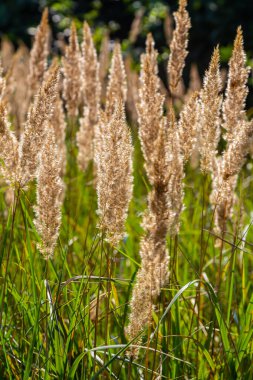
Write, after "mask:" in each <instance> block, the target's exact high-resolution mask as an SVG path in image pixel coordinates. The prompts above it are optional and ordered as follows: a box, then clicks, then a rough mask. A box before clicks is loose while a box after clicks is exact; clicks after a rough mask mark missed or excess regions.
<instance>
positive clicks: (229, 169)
mask: <svg viewBox="0 0 253 380" xmlns="http://www.w3.org/2000/svg"><path fill="white" fill-rule="evenodd" d="M252 136H253V122H252V121H250V122H248V121H246V120H244V121H242V123H241V125H240V130H239V131H238V134H237V135H236V136H235V137H234V140H233V141H231V142H230V143H229V145H228V146H227V148H226V150H225V152H224V153H223V155H222V156H221V157H218V158H217V159H216V166H215V170H214V172H213V184H212V187H213V190H212V193H211V196H210V202H211V204H212V206H213V208H214V210H215V213H214V231H215V233H216V234H217V235H219V236H221V235H223V233H224V231H225V228H226V221H227V219H228V218H231V217H232V215H233V206H234V203H235V199H236V196H235V188H236V184H237V179H238V175H239V172H240V170H241V168H242V166H243V164H244V162H245V158H246V155H247V154H248V152H249V141H250V139H251V138H252ZM216 244H217V246H219V245H220V244H221V240H217V242H216Z"/></svg>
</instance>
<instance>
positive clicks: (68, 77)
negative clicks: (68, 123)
mask: <svg viewBox="0 0 253 380" xmlns="http://www.w3.org/2000/svg"><path fill="white" fill-rule="evenodd" d="M62 66H63V74H64V80H63V98H64V99H65V101H66V107H67V110H68V116H69V117H71V118H72V117H76V116H77V115H78V107H79V105H80V102H81V97H82V87H81V53H80V47H79V43H78V39H77V32H76V27H75V24H74V22H72V24H71V34H70V38H69V45H68V46H67V47H66V49H65V55H64V57H63V59H62Z"/></svg>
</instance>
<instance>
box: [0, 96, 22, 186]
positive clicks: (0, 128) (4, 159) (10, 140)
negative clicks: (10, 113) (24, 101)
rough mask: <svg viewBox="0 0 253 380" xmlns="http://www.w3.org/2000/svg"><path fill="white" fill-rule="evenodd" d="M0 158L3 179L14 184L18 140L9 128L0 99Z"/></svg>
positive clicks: (16, 171) (5, 112) (4, 108)
mask: <svg viewBox="0 0 253 380" xmlns="http://www.w3.org/2000/svg"><path fill="white" fill-rule="evenodd" d="M0 159H1V166H0V172H1V174H2V175H3V177H4V180H5V181H6V182H7V183H9V184H10V183H12V184H14V183H15V182H16V181H17V178H18V141H17V139H16V136H15V135H14V133H13V132H12V131H11V130H10V124H9V123H8V120H7V111H6V107H5V104H4V103H3V101H0Z"/></svg>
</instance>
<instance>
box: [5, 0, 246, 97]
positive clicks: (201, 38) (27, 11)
mask: <svg viewBox="0 0 253 380" xmlns="http://www.w3.org/2000/svg"><path fill="white" fill-rule="evenodd" d="M45 6H48V7H49V9H50V23H51V26H52V29H53V33H54V35H55V36H57V34H59V32H60V34H61V36H63V38H67V35H68V31H69V29H68V28H69V24H70V20H71V19H72V18H73V19H75V21H76V23H77V26H80V28H81V24H82V22H83V20H84V19H86V20H87V21H88V22H89V24H90V25H91V26H92V28H93V30H94V34H95V35H94V36H95V41H96V43H97V45H98V47H99V44H100V41H101V38H102V36H103V34H104V32H105V28H108V29H109V30H110V35H111V37H112V38H113V39H114V38H117V39H120V41H121V42H123V50H124V49H125V50H126V49H131V52H132V54H133V56H134V57H135V58H136V62H137V61H138V58H139V54H140V53H141V51H142V50H143V48H144V41H145V36H146V33H147V32H148V31H152V33H153V35H154V38H155V41H156V47H157V48H158V50H159V52H160V53H161V57H162V58H160V59H163V57H165V58H166V53H168V47H167V44H166V40H165V37H164V30H163V23H164V18H165V15H166V10H167V9H169V10H170V12H171V13H172V12H174V11H175V10H176V9H177V6H178V3H177V1H176V0H168V1H165V0H160V1H155V0H141V1H130V0H103V1H102V0H90V1H87V0H79V1H78V0H59V1H55V0H1V1H0V35H1V36H2V35H7V36H8V37H9V39H11V41H12V42H13V43H14V44H15V45H17V44H18V41H19V40H22V41H24V42H25V43H26V44H27V45H28V46H29V45H30V44H31V35H32V34H33V32H34V29H33V28H32V27H35V26H37V25H38V23H39V21H40V17H41V12H42V10H43V8H44V7H45ZM140 8H143V10H144V17H143V21H142V32H141V34H140V36H139V37H138V39H137V41H136V42H135V44H132V45H131V44H129V42H128V40H127V38H128V33H129V30H130V26H131V23H132V21H133V19H134V15H135V13H136V11H137V10H138V9H140ZM188 10H189V13H190V16H191V20H192V29H191V31H190V43H189V50H190V54H189V56H188V58H187V63H188V64H189V63H191V62H196V63H197V65H198V68H199V71H200V73H201V75H203V73H204V70H205V69H206V68H207V66H208V62H209V60H210V56H211V54H212V50H213V48H214V46H215V45H217V44H218V43H219V44H220V47H221V59H222V63H223V64H226V62H227V61H228V59H229V56H230V54H231V48H232V44H233V40H234V37H235V33H236V28H237V26H238V25H242V28H243V31H244V38H245V48H246V51H247V56H248V58H249V62H248V63H249V64H250V63H251V61H250V59H251V58H252V57H253V0H189V5H188ZM165 58H164V59H165ZM187 67H189V65H187ZM185 76H186V77H187V69H186V72H185ZM186 81H187V79H186ZM251 92H252V91H251Z"/></svg>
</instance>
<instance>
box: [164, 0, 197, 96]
mask: <svg viewBox="0 0 253 380" xmlns="http://www.w3.org/2000/svg"><path fill="white" fill-rule="evenodd" d="M186 6H187V0H179V9H178V11H177V12H175V13H174V18H175V22H176V28H175V30H174V32H173V37H172V41H171V44H170V56H169V62H168V77H169V88H170V91H171V93H172V94H176V93H177V86H178V84H179V82H180V79H181V78H182V73H183V69H184V66H185V58H186V57H187V55H188V51H187V46H188V38H189V37H188V36H189V29H190V27H191V21H190V17H189V14H188V12H187V10H186Z"/></svg>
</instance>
